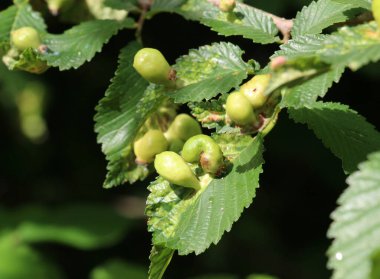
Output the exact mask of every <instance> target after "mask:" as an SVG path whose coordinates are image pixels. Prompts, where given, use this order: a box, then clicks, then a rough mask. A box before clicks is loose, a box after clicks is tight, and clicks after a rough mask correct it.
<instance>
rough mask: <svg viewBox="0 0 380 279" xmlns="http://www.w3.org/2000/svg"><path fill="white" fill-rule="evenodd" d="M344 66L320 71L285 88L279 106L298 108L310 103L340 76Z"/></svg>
mask: <svg viewBox="0 0 380 279" xmlns="http://www.w3.org/2000/svg"><path fill="white" fill-rule="evenodd" d="M343 71H344V68H341V67H337V68H335V69H332V70H330V71H328V72H325V73H322V74H320V75H317V76H315V77H312V78H310V79H307V80H306V81H304V82H302V83H301V84H299V85H296V86H294V87H290V88H287V89H286V90H285V91H284V92H285V93H284V95H283V97H282V100H281V103H280V106H281V107H293V108H300V107H303V106H308V105H312V104H313V103H315V101H316V100H317V98H318V97H323V96H325V94H326V93H327V91H328V90H329V88H330V87H331V86H332V85H333V83H334V82H338V81H339V79H340V77H341V76H342V74H343Z"/></svg>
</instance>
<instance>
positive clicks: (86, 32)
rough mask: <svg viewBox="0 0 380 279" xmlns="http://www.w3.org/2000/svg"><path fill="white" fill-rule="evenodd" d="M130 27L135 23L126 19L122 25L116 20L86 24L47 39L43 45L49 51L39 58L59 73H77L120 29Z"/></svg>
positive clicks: (49, 36)
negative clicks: (76, 70)
mask: <svg viewBox="0 0 380 279" xmlns="http://www.w3.org/2000/svg"><path fill="white" fill-rule="evenodd" d="M133 26H134V21H133V20H131V19H129V18H127V19H126V20H124V21H122V22H119V21H116V20H93V21H87V22H84V23H81V24H79V25H77V26H74V27H73V28H71V29H69V30H67V31H65V32H64V33H63V34H61V35H52V34H48V35H46V36H45V38H44V40H43V41H44V44H46V45H47V47H48V50H47V51H46V52H44V53H42V54H41V56H40V57H41V59H42V60H45V61H46V62H47V64H48V65H49V66H53V67H59V69H60V70H61V71H63V70H68V69H71V68H74V69H77V68H78V67H80V66H81V65H82V64H84V63H85V62H86V61H90V60H91V59H92V58H93V57H94V56H95V54H96V53H97V52H99V51H100V50H101V49H102V47H103V45H104V44H106V43H107V42H108V41H109V39H110V38H111V37H112V36H113V35H115V34H116V33H117V32H118V31H119V30H120V29H123V28H132V27H133Z"/></svg>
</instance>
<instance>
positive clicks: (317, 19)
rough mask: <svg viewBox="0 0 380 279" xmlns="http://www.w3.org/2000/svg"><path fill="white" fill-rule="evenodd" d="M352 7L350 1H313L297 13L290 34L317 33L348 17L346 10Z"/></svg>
mask: <svg viewBox="0 0 380 279" xmlns="http://www.w3.org/2000/svg"><path fill="white" fill-rule="evenodd" d="M352 8H354V6H353V5H352V4H350V3H339V2H335V1H334V0H318V1H317V2H315V1H313V2H311V4H310V5H309V6H307V7H304V8H303V9H302V11H300V12H298V13H297V16H296V18H295V19H294V25H293V28H292V36H293V37H297V36H301V35H306V34H318V33H321V32H322V30H323V29H325V28H326V27H329V26H331V25H333V24H335V23H338V22H344V21H346V20H348V19H349V14H348V13H347V11H349V10H351V9H352Z"/></svg>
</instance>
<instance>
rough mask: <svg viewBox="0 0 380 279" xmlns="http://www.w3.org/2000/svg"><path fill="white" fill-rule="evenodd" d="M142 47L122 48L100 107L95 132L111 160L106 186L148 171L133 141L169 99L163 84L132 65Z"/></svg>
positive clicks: (133, 45) (141, 175)
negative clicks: (146, 77)
mask: <svg viewBox="0 0 380 279" xmlns="http://www.w3.org/2000/svg"><path fill="white" fill-rule="evenodd" d="M140 48H141V46H140V45H139V44H138V43H135V42H134V43H131V44H129V45H128V46H127V47H125V48H124V49H122V50H121V53H120V56H119V67H118V69H117V71H116V74H115V77H114V78H113V79H112V81H111V85H110V86H109V88H108V89H107V91H106V94H105V97H104V98H103V99H102V100H101V101H100V103H99V105H98V106H97V107H96V111H97V114H96V115H95V121H96V125H95V131H96V132H97V133H98V142H99V143H101V144H102V150H103V152H104V154H105V155H106V158H107V160H108V161H109V163H108V166H107V169H108V171H109V172H108V174H107V178H106V181H105V182H104V187H105V188H110V187H113V186H117V185H119V184H121V183H123V182H126V181H130V182H134V181H136V180H137V179H140V178H144V177H145V176H146V175H147V174H148V170H147V169H146V167H144V166H137V165H136V163H135V162H134V156H133V152H132V145H133V141H134V139H135V137H136V135H137V133H138V131H139V130H140V128H141V127H142V125H143V124H144V122H145V121H146V119H147V118H148V117H149V116H150V115H151V114H152V113H153V112H154V111H155V110H156V109H157V108H158V107H159V106H160V105H161V104H162V103H163V102H164V100H165V99H166V97H165V95H164V92H163V91H162V89H161V88H160V87H156V86H154V85H151V86H149V87H148V88H147V89H146V87H147V85H148V83H147V82H146V81H145V80H144V79H143V78H142V77H141V76H140V75H139V74H138V73H137V72H136V71H135V69H134V68H133V66H132V63H133V57H134V55H135V53H136V52H137V51H138V50H139V49H140Z"/></svg>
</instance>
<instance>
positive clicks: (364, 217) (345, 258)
mask: <svg viewBox="0 0 380 279" xmlns="http://www.w3.org/2000/svg"><path fill="white" fill-rule="evenodd" d="M379 173H380V153H379V152H377V153H374V154H371V155H370V156H369V158H368V161H366V162H364V163H361V164H360V165H359V171H357V172H355V173H353V174H352V175H351V176H350V177H349V178H348V179H347V183H348V185H349V187H348V188H347V189H346V190H345V191H344V193H343V194H342V195H341V196H340V198H339V200H338V203H339V207H338V208H337V209H336V210H335V211H334V212H333V213H332V215H331V216H332V218H333V220H334V221H333V223H332V224H331V226H330V228H329V232H328V236H329V237H330V238H333V239H334V241H333V243H332V245H331V246H330V248H329V250H328V256H329V262H328V266H329V268H331V269H333V270H334V273H333V276H332V278H333V279H370V278H371V277H370V276H371V268H372V262H371V260H372V257H373V256H375V253H376V252H377V251H379V249H380V219H379V214H380V177H379ZM375 278H378V277H375ZM375 278H374V279H375Z"/></svg>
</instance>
